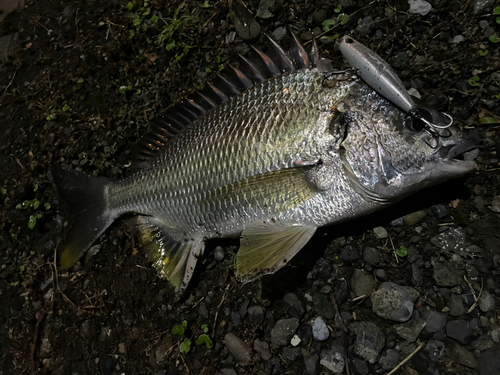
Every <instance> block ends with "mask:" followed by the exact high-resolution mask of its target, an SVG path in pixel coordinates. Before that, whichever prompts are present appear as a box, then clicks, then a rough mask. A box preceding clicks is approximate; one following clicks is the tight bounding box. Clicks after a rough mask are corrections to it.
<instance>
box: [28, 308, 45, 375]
mask: <svg viewBox="0 0 500 375" xmlns="http://www.w3.org/2000/svg"><path fill="white" fill-rule="evenodd" d="M43 318H45V310H43V311H42V315H41V316H40V317H39V318H38V320H37V321H36V326H35V336H34V337H33V342H32V343H31V350H30V354H31V365H32V369H33V374H34V373H35V372H36V364H35V349H36V343H37V341H38V334H39V332H40V330H39V327H40V323H41V322H42V320H43Z"/></svg>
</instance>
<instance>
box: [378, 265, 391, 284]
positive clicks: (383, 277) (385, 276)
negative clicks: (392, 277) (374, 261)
mask: <svg viewBox="0 0 500 375" xmlns="http://www.w3.org/2000/svg"><path fill="white" fill-rule="evenodd" d="M375 276H376V277H377V279H379V280H382V281H387V280H389V273H388V272H387V271H386V270H385V269H383V268H377V269H376V270H375Z"/></svg>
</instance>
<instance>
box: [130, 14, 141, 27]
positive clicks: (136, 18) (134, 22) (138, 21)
mask: <svg viewBox="0 0 500 375" xmlns="http://www.w3.org/2000/svg"><path fill="white" fill-rule="evenodd" d="M132 23H133V24H134V26H139V25H140V24H141V23H142V20H141V19H140V18H139V16H136V17H134V20H133V21H132Z"/></svg>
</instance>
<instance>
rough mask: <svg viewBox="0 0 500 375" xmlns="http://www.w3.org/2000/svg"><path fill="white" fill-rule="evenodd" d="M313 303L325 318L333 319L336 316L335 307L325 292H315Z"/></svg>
mask: <svg viewBox="0 0 500 375" xmlns="http://www.w3.org/2000/svg"><path fill="white" fill-rule="evenodd" d="M313 304H314V309H315V310H316V312H317V313H318V314H319V315H321V316H322V317H323V318H325V319H332V318H333V317H334V316H335V307H334V306H333V304H332V303H331V302H330V300H329V299H328V297H327V296H326V295H324V294H315V295H314V296H313Z"/></svg>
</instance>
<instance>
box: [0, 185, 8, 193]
mask: <svg viewBox="0 0 500 375" xmlns="http://www.w3.org/2000/svg"><path fill="white" fill-rule="evenodd" d="M0 193H2V195H5V194H7V189H6V188H4V187H3V188H1V189H0Z"/></svg>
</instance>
